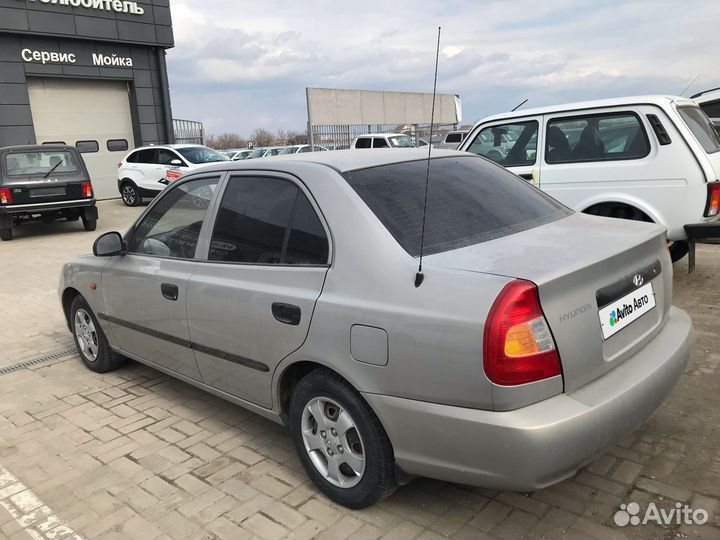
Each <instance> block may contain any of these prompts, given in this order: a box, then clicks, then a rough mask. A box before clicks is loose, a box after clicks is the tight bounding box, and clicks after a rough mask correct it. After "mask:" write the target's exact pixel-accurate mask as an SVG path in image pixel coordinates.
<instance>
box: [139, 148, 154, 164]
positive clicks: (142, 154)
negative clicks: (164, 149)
mask: <svg viewBox="0 0 720 540" xmlns="http://www.w3.org/2000/svg"><path fill="white" fill-rule="evenodd" d="M156 156H157V150H156V149H155V148H147V149H145V150H140V151H139V152H138V157H137V161H136V162H135V163H157V159H156Z"/></svg>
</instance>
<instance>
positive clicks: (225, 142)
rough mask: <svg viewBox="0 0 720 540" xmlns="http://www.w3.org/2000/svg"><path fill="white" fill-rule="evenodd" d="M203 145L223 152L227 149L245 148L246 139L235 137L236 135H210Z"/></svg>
mask: <svg viewBox="0 0 720 540" xmlns="http://www.w3.org/2000/svg"><path fill="white" fill-rule="evenodd" d="M205 144H206V145H207V146H209V147H210V148H215V149H218V150H225V149H228V148H245V147H247V139H245V138H244V137H241V136H240V135H237V134H236V133H223V134H221V135H210V136H209V137H208V138H207V139H206V140H205Z"/></svg>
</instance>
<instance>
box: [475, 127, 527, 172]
mask: <svg viewBox="0 0 720 540" xmlns="http://www.w3.org/2000/svg"><path fill="white" fill-rule="evenodd" d="M537 133H538V123H537V122H536V121H535V120H529V121H525V122H513V123H509V124H501V125H497V126H490V127H486V128H484V129H482V130H481V131H480V133H478V134H477V135H476V137H475V139H474V140H473V142H472V144H471V145H470V147H469V148H468V152H472V153H473V154H477V155H479V156H483V157H486V158H488V159H491V160H492V161H494V162H496V163H499V164H500V165H503V166H504V167H520V166H529V165H534V164H535V162H536V160H537Z"/></svg>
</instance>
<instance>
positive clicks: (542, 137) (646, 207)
mask: <svg viewBox="0 0 720 540" xmlns="http://www.w3.org/2000/svg"><path fill="white" fill-rule="evenodd" d="M458 149H459V150H464V151H469V152H473V153H475V154H479V155H482V156H485V157H486V158H488V159H491V160H493V161H495V162H497V163H499V164H500V165H503V166H505V167H507V168H508V169H510V170H511V171H512V172H514V173H515V174H517V175H519V176H520V177H522V178H524V179H526V180H527V181H529V182H532V183H533V184H535V185H536V186H537V187H539V188H540V189H542V190H543V191H546V192H547V193H549V194H550V195H552V196H553V197H555V198H556V199H558V200H559V201H561V202H563V203H565V204H566V205H568V206H570V207H571V208H573V209H575V210H579V211H582V212H586V213H588V214H596V215H602V216H609V217H618V218H626V219H635V220H639V221H653V222H655V223H659V224H662V225H664V226H665V227H666V228H667V237H668V240H669V242H670V253H671V255H672V258H673V261H676V260H679V259H681V258H682V257H683V256H685V254H686V253H687V252H688V241H687V240H688V232H687V231H690V239H691V240H694V239H696V238H698V239H702V238H708V237H709V236H708V233H710V231H714V230H715V229H716V225H715V224H716V223H718V219H719V217H718V213H719V211H720V182H719V181H718V179H719V178H720V136H719V135H718V132H717V131H716V130H715V129H713V126H712V124H711V122H710V120H709V119H708V117H707V116H706V115H705V113H704V112H703V111H702V110H701V109H700V108H699V107H698V105H697V104H696V103H695V102H694V101H691V100H689V99H685V98H681V97H673V96H641V97H628V98H617V99H607V100H599V101H588V102H583V103H571V104H565V105H557V106H553V107H544V108H539V109H528V110H523V111H516V112H510V113H503V114H499V115H495V116H490V117H488V118H484V119H483V120H481V121H480V122H478V123H477V124H476V125H475V127H474V128H473V130H472V131H471V132H470V134H469V135H468V136H467V137H466V138H465V140H464V141H463V142H462V144H461V145H460V147H459V148H458ZM686 226H687V229H686ZM691 264H692V262H691Z"/></svg>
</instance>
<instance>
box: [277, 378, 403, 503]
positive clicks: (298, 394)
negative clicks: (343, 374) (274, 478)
mask: <svg viewBox="0 0 720 540" xmlns="http://www.w3.org/2000/svg"><path fill="white" fill-rule="evenodd" d="M289 413H290V414H289V420H290V430H291V432H292V438H293V443H294V444H295V449H296V450H297V452H298V456H299V457H300V462H301V463H302V465H303V468H304V469H305V472H306V473H307V474H308V476H309V477H310V479H311V480H312V481H313V483H314V484H315V485H316V486H317V487H318V488H319V489H320V491H322V492H323V493H324V494H325V495H326V496H328V497H329V498H330V499H332V500H333V501H335V502H337V503H338V504H342V505H343V506H347V507H348V508H353V509H359V508H366V507H368V506H371V505H373V504H375V503H377V502H379V501H381V500H383V499H384V498H385V497H387V496H389V495H390V494H391V493H392V492H393V491H395V489H396V487H397V480H396V478H395V456H394V453H393V449H392V445H391V444H390V439H389V438H388V436H387V433H386V432H385V429H384V428H383V426H382V424H381V423H380V421H379V420H378V418H377V417H376V416H375V414H374V413H373V411H372V410H371V409H370V407H369V406H368V405H367V403H365V401H364V400H363V399H362V397H361V396H360V395H359V394H358V393H357V392H356V391H355V389H353V388H352V387H351V386H350V385H349V384H348V383H347V382H346V381H345V380H343V379H341V378H340V377H338V376H337V375H335V374H333V373H332V372H330V371H326V370H324V369H318V370H316V371H313V372H311V373H310V374H308V375H307V376H305V377H304V378H303V379H301V380H300V382H299V383H298V384H297V385H296V387H295V389H294V391H293V394H292V398H291V401H290V411H289Z"/></svg>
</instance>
